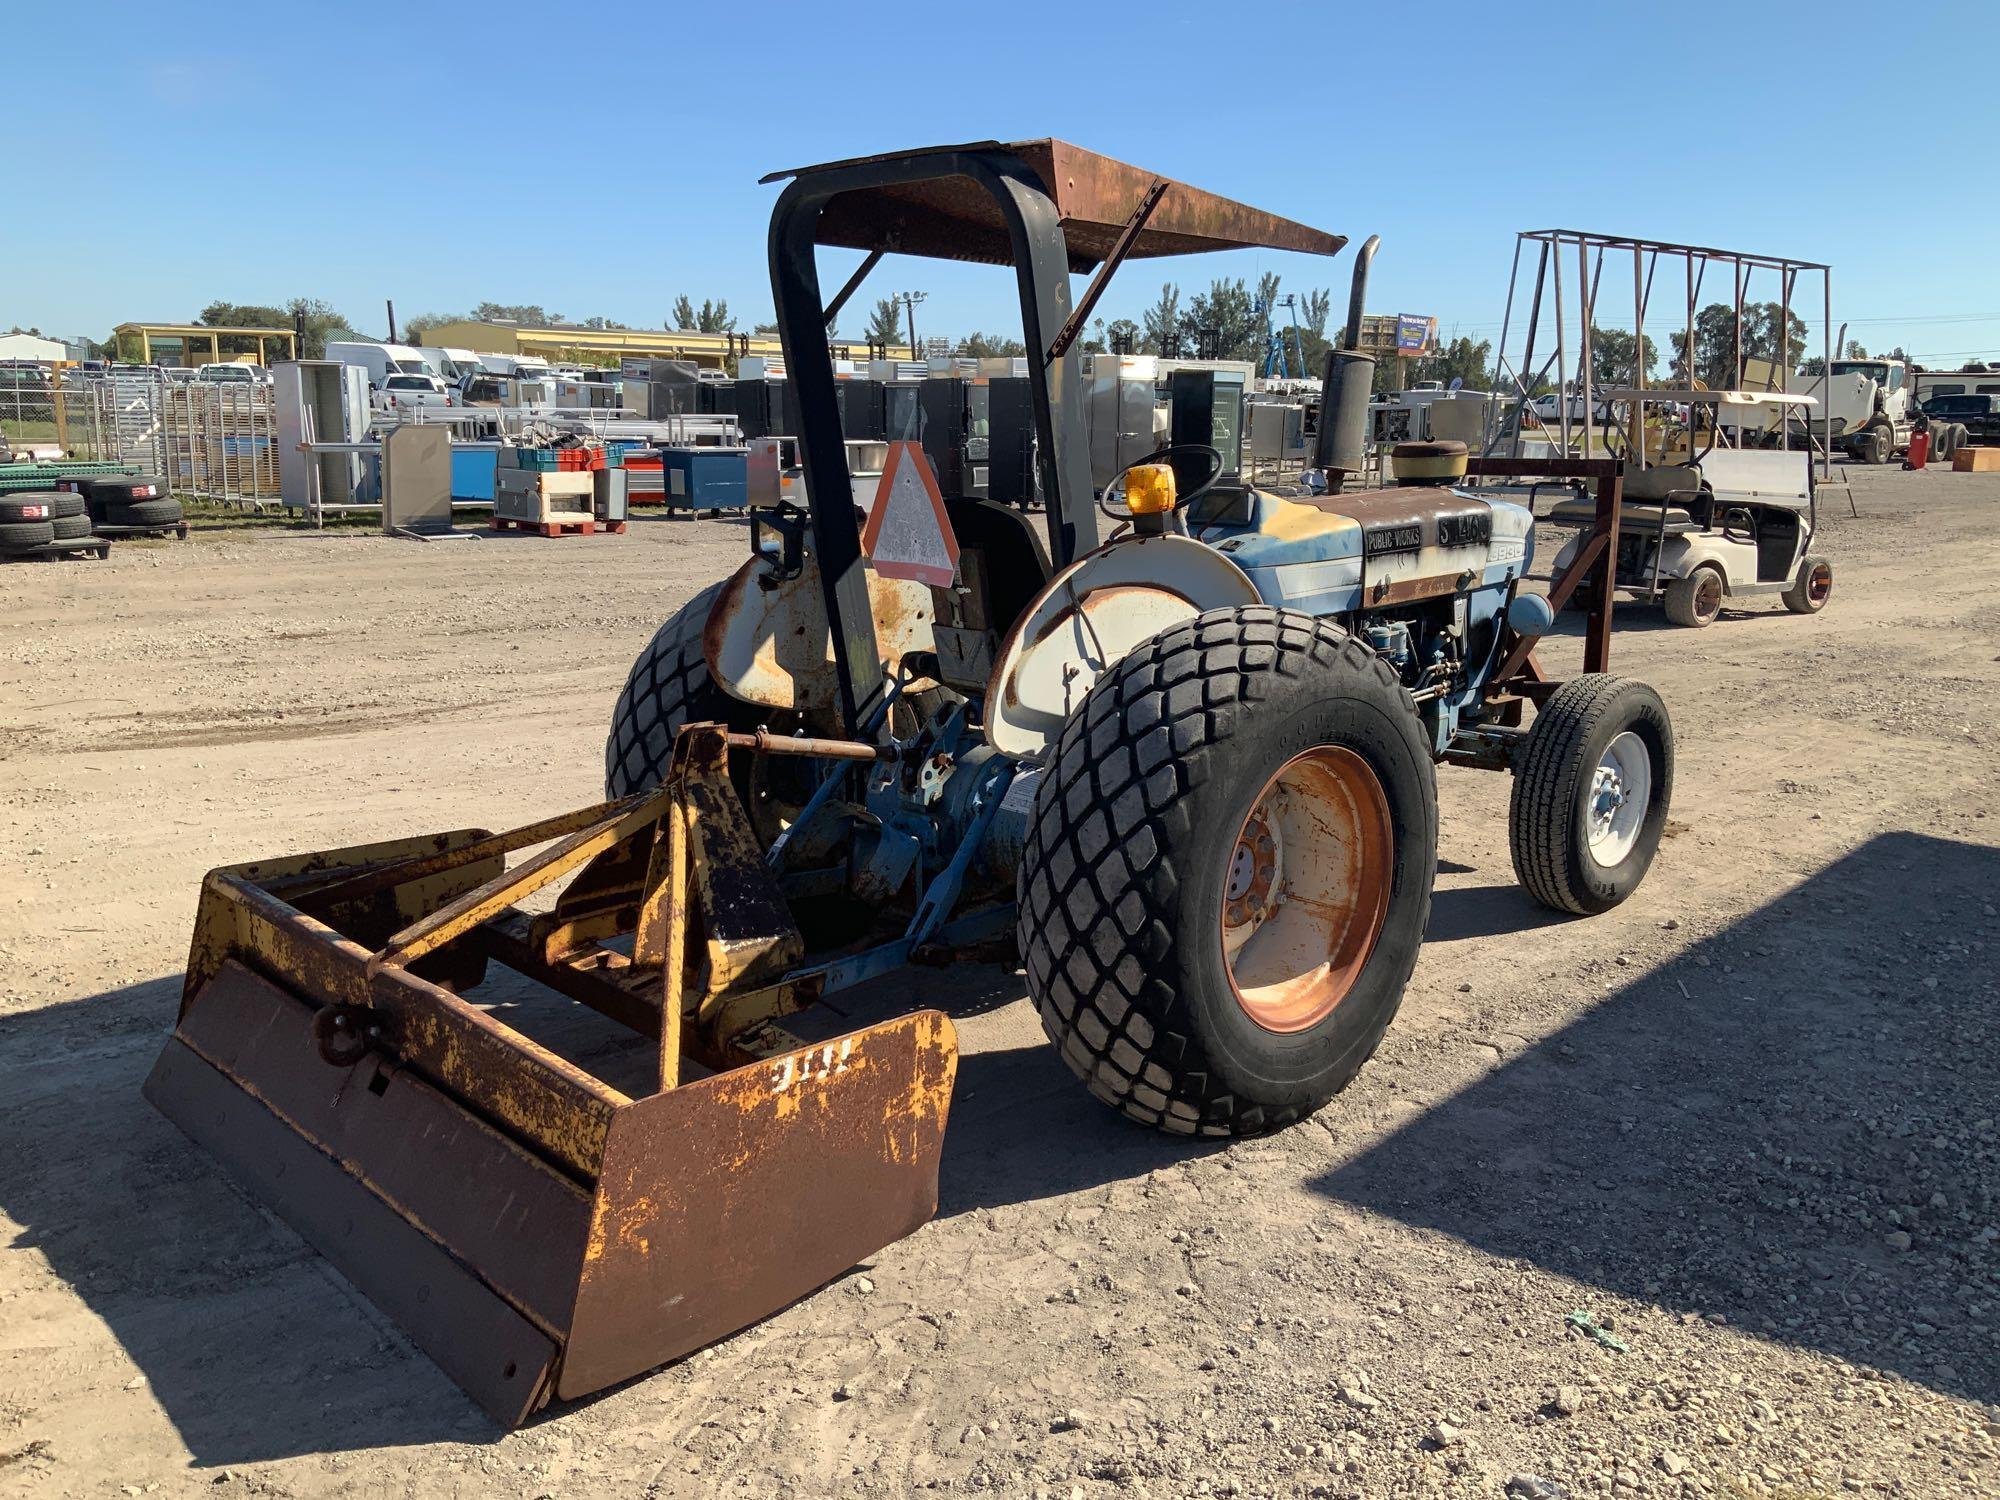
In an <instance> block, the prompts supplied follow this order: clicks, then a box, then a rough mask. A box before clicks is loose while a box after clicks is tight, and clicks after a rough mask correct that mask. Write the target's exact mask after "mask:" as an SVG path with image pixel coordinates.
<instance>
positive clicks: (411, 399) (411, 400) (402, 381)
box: [376, 375, 458, 411]
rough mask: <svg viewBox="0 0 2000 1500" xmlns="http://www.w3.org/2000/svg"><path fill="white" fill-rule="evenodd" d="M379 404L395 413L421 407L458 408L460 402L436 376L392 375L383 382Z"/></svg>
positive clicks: (378, 398) (378, 394) (378, 396)
mask: <svg viewBox="0 0 2000 1500" xmlns="http://www.w3.org/2000/svg"><path fill="white" fill-rule="evenodd" d="M376 399H377V402H378V404H380V405H381V406H383V407H384V408H387V409H389V410H394V411H410V410H414V409H415V408H417V407H420V406H456V405H457V404H458V401H457V399H456V398H455V397H453V395H452V394H451V391H450V389H449V388H448V387H447V386H446V385H445V383H444V382H443V381H442V380H440V379H438V378H437V376H435V375H390V376H387V377H386V378H385V379H384V380H383V382H382V389H381V390H380V391H379V392H378V393H377V398H376Z"/></svg>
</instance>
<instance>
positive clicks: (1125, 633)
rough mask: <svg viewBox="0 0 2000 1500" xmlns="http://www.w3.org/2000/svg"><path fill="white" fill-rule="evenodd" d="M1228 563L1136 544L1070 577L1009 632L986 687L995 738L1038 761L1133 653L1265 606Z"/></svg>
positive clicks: (1199, 552)
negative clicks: (1182, 628) (1201, 620)
mask: <svg viewBox="0 0 2000 1500" xmlns="http://www.w3.org/2000/svg"><path fill="white" fill-rule="evenodd" d="M1262 602H1263V601H1262V599H1261V598H1260V597H1259V596H1258V593H1257V588H1256V585H1254V584H1253V583H1251V581H1250V578H1249V575H1248V574H1246V573H1245V572H1244V571H1243V569H1241V568H1240V567H1238V566H1237V565H1236V564H1235V563H1234V562H1232V561H1231V560H1230V559H1229V558H1228V557H1226V556H1225V555H1223V554H1222V553H1220V552H1218V551H1216V550H1215V549H1214V548H1213V547H1209V546H1205V545H1203V544H1202V543H1200V542H1197V541H1194V540H1192V539H1191V538H1188V537H1184V536H1176V535H1172V534H1169V535H1166V536H1128V537H1123V538H1120V539H1119V540H1118V541H1115V542H1112V543H1110V544H1109V545H1107V546H1103V547H1100V548H1098V549H1097V550H1096V551H1095V552H1092V553H1090V554H1088V555H1087V556H1085V557H1082V558H1079V559H1078V560H1077V561H1076V562H1074V563H1072V564H1071V565H1070V566H1069V567H1067V568H1065V569H1063V571H1062V572H1060V573H1058V574H1057V575H1056V576H1055V577H1054V578H1053V579H1052V580H1050V582H1049V584H1048V586H1047V587H1046V588H1044V589H1043V590H1042V591H1041V593H1040V594H1038V595H1036V597H1035V600H1034V602H1033V603H1032V604H1030V605H1029V606H1028V608H1027V610H1026V611H1024V612H1023V614H1022V615H1021V618H1020V619H1019V620H1017V621H1015V623H1014V628H1013V629H1012V630H1011V631H1010V632H1009V633H1008V636H1007V641H1006V644H1005V645H1003V646H1002V647H1001V648H1000V655H999V657H998V658H997V659H996V661H995V663H994V668H993V676H992V678H991V679H990V680H989V681H988V683H987V687H986V738H987V739H988V741H989V742H991V744H992V745H993V747H994V748H995V749H996V750H1001V751H1004V752H1006V753H1007V754H1010V755H1028V756H1032V755H1038V754H1040V753H1041V752H1042V751H1043V750H1044V749H1046V748H1047V747H1048V745H1049V744H1050V742H1051V741H1053V740H1054V738H1055V736H1056V735H1057V733H1058V732H1060V730H1061V729H1062V725H1063V721H1064V720H1065V719H1067V718H1068V717H1069V715H1070V714H1071V713H1072V712H1074V711H1075V709H1076V707H1077V705H1078V704H1080V703H1082V702H1083V697H1084V694H1086V693H1088V692H1089V691H1090V688H1091V685H1092V684H1093V683H1095V682H1096V681H1097V679H1098V678H1099V677H1101V676H1102V675H1103V674H1104V673H1106V672H1108V671H1110V670H1111V668H1112V667H1113V666H1115V665H1116V664H1117V663H1118V662H1119V661H1121V660H1122V659H1123V658H1124V657H1125V656H1126V654H1127V653H1128V652H1130V651H1131V650H1132V649H1133V648H1134V647H1136V646H1139V645H1141V644H1143V643H1144V642H1146V641H1148V640H1151V639H1152V638H1153V637H1154V636H1156V635H1158V634H1159V633H1160V632H1161V631H1163V630H1166V629H1168V628H1169V627H1171V626H1174V625H1178V624H1180V623H1182V622H1183V621H1186V620H1191V619H1193V618H1194V617H1195V616H1196V615H1199V614H1202V613H1204V612H1205V611H1208V610H1211V609H1229V608H1234V607H1240V606H1243V605H1250V604H1260V603H1262Z"/></svg>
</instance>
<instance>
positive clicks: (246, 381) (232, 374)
mask: <svg viewBox="0 0 2000 1500" xmlns="http://www.w3.org/2000/svg"><path fill="white" fill-rule="evenodd" d="M165 373H166V374H167V375H168V378H169V379H171V378H172V372H171V371H168V372H165ZM270 381H271V372H270V371H269V370H267V369H265V368H264V367H263V366H262V365H246V364H241V363H238V362H237V361H235V360H218V361H217V362H216V363H214V364H208V365H203V366H201V367H200V368H199V369H197V370H196V371H195V372H194V380H193V382H192V383H193V384H195V385H241V386H257V385H268V384H270Z"/></svg>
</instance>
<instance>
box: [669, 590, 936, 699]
mask: <svg viewBox="0 0 2000 1500" xmlns="http://www.w3.org/2000/svg"><path fill="white" fill-rule="evenodd" d="M866 577H867V580H868V602H869V604H870V606H871V607H872V611H873V614H874V616H875V642H876V647H877V649H878V650H879V652H880V653H881V656H882V659H883V661H884V662H885V663H887V664H888V666H889V668H890V669H891V670H892V672H893V670H894V669H895V668H897V667H899V666H900V665H901V663H902V660H903V658H904V657H905V656H908V655H910V654H912V653H914V652H925V651H935V650H936V649H937V637H936V635H935V633H934V629H933V627H934V624H935V613H934V608H933V605H932V601H931V591H930V589H929V588H928V587H927V586H925V585H924V584H921V583H914V582H910V581H908V580H905V579H899V578H884V577H882V576H881V575H880V574H879V573H877V572H875V571H874V569H872V568H870V569H868V570H867V572H866ZM701 646H702V655H703V656H704V657H705V658H706V659H707V662H708V671H709V675H710V676H711V677H713V678H714V679H715V681H716V682H717V684H718V685H720V687H721V688H722V690H723V691H724V692H725V693H727V694H729V696H730V697H732V698H736V699H739V700H741V701H742V702H744V703H756V704H761V705H762V706H763V707H765V708H776V709H794V710H797V711H798V712H800V713H804V714H807V715H809V716H823V715H833V714H836V713H837V707H838V704H839V699H840V679H839V677H838V675H837V674H836V673H835V671H834V665H833V632H832V630H831V628H830V627H829V626H828V624H827V618H826V602H825V596H824V595H823V594H822V593H821V592H820V576H819V567H818V565H817V564H816V563H815V562H814V561H813V559H812V557H811V555H810V554H808V555H807V557H806V559H805V566H804V567H803V568H802V569H801V570H800V571H799V573H798V575H797V576H796V577H793V578H781V577H780V576H779V569H778V566H777V564H776V562H774V561H773V560H772V559H771V558H769V557H763V556H758V557H753V558H751V559H750V560H749V561H748V562H746V563H744V564H743V566H742V567H740V568H738V569H737V570H736V572H735V574H734V576H732V577H731V578H730V580H729V581H728V582H727V583H725V584H724V585H723V586H722V592H721V593H720V594H719V595H717V596H716V600H715V607H714V608H713V609H712V610H711V611H710V612H709V616H708V624H707V625H706V626H704V627H703V629H702V634H701Z"/></svg>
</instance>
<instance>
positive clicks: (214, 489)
mask: <svg viewBox="0 0 2000 1500" xmlns="http://www.w3.org/2000/svg"><path fill="white" fill-rule="evenodd" d="M0 433H4V434H5V435H6V441H7V446H9V447H10V448H12V449H14V450H15V451H17V452H47V453H50V454H54V455H61V456H67V457H71V458H84V459H108V460H111V461H114V462H119V463H131V464H137V465H138V466H139V467H140V468H141V469H142V470H144V471H145V472H147V473H149V474H159V475H161V476H163V477H164V478H165V479H166V481H167V483H168V485H169V487H170V488H171V489H172V490H173V491H174V492H175V493H177V494H180V495H183V496H187V497H189V498H193V499H202V500H214V501H220V502H222V503H224V504H231V505H240V506H245V507H256V506H261V505H267V504H275V503H276V502H277V499H278V422H277V414H276V410H275V407H274V404H273V400H272V393H271V388H270V386H268V385H264V384H258V383H251V382H249V381H229V382H223V381H215V382H209V381H184V380H173V379H170V378H169V377H168V376H167V374H166V372H165V371H163V370H154V369H143V370H131V369H128V370H113V371H111V372H109V373H106V374H97V373H90V374H83V373H79V372H77V371H73V370H66V371H62V372H59V373H57V374H50V373H48V372H45V371H42V370H40V369H38V368H26V367H0Z"/></svg>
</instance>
